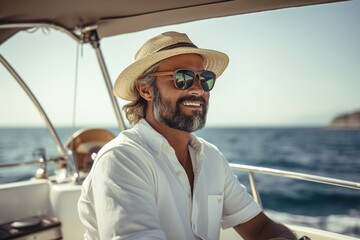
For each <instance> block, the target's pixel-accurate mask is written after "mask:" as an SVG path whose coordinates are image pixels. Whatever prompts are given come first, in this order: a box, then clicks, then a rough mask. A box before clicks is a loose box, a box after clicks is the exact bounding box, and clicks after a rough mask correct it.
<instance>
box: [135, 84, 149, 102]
mask: <svg viewBox="0 0 360 240" xmlns="http://www.w3.org/2000/svg"><path fill="white" fill-rule="evenodd" d="M136 89H137V90H138V92H139V94H140V96H141V97H142V98H144V99H145V100H146V101H151V100H152V94H151V93H152V92H151V87H150V86H149V85H148V84H144V83H141V82H137V83H136Z"/></svg>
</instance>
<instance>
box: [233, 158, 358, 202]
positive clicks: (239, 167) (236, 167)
mask: <svg viewBox="0 0 360 240" xmlns="http://www.w3.org/2000/svg"><path fill="white" fill-rule="evenodd" d="M230 167H231V168H232V170H233V171H242V172H247V173H248V177H249V183H250V190H251V194H252V196H253V198H254V200H255V201H256V202H257V203H258V204H259V205H260V206H262V202H261V198H260V195H259V192H258V189H257V186H256V182H255V177H254V173H258V174H266V175H272V176H279V177H285V178H292V179H297V180H302V181H308V182H316V183H322V184H327V185H332V186H339V187H343V188H350V189H356V190H360V182H352V181H347V180H341V179H336V178H330V177H322V176H317V175H312V174H304V173H298V172H292V171H284V170H277V169H273V168H265V167H256V166H250V165H243V164H237V163H230Z"/></svg>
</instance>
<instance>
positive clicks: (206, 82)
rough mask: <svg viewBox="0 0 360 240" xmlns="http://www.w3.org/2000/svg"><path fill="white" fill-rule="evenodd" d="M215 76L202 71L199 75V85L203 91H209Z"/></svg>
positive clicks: (213, 83)
mask: <svg viewBox="0 0 360 240" xmlns="http://www.w3.org/2000/svg"><path fill="white" fill-rule="evenodd" d="M215 78H216V75H215V73H213V72H210V71H204V72H202V73H201V74H200V83H201V86H202V88H203V89H204V91H207V92H208V91H210V90H211V89H213V87H214V85H215Z"/></svg>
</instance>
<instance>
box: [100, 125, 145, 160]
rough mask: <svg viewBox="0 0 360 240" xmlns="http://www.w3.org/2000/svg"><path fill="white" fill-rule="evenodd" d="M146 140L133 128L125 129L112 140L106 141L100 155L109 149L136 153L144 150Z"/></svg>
mask: <svg viewBox="0 0 360 240" xmlns="http://www.w3.org/2000/svg"><path fill="white" fill-rule="evenodd" d="M143 148H144V142H143V141H142V139H141V138H140V136H139V135H138V134H137V133H136V132H135V131H133V130H132V129H129V130H125V131H123V132H121V133H119V135H118V136H117V137H115V138H114V139H113V140H111V141H110V142H108V143H106V144H105V145H104V146H103V147H102V148H101V149H100V151H99V152H98V154H97V155H98V157H97V158H99V157H101V156H102V155H104V154H105V153H107V152H109V151H120V152H123V153H127V154H129V153H136V152H138V151H142V150H143Z"/></svg>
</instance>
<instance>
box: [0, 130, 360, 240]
mask: <svg viewBox="0 0 360 240" xmlns="http://www.w3.org/2000/svg"><path fill="white" fill-rule="evenodd" d="M110 130H111V131H113V132H114V133H115V134H117V131H116V130H115V129H110ZM58 131H59V132H58V133H59V136H60V138H61V140H62V141H63V142H65V141H66V140H67V139H68V138H69V136H71V133H73V132H74V130H73V129H71V128H61V129H58ZM196 134H197V135H198V136H200V137H203V138H205V139H206V140H208V141H209V142H212V143H213V144H215V145H216V146H218V148H219V149H220V150H221V151H222V152H223V153H224V155H225V156H226V157H227V159H228V161H229V162H232V163H241V164H248V165H254V166H260V167H269V168H275V169H280V170H288V171H296V172H301V173H307V174H316V175H321V176H325V177H334V178H338V179H344V180H350V181H355V182H360V130H339V129H327V128H210V127H209V128H205V129H202V130H200V131H198V132H197V133H196ZM40 147H41V148H45V149H46V154H47V157H48V158H51V157H55V156H56V150H55V144H54V142H53V140H52V138H51V136H50V134H49V132H48V130H47V129H45V128H0V164H4V163H15V162H27V161H33V160H34V158H33V155H32V153H33V151H34V150H35V149H36V148H40ZM37 167H38V166H37V165H33V166H32V165H30V166H22V167H11V168H2V169H0V183H7V182H14V181H21V180H26V179H29V178H31V177H33V176H34V173H35V171H36V169H37ZM49 168H50V171H54V166H53V165H52V164H50V166H49ZM236 174H237V175H238V177H239V180H240V181H241V182H242V183H243V184H244V185H246V186H248V189H250V187H249V183H248V180H247V173H245V172H237V173H236ZM255 179H256V182H257V186H258V188H259V191H260V196H261V199H262V203H263V206H264V209H265V211H266V213H267V214H268V215H269V216H271V217H272V218H274V219H275V220H277V221H280V222H283V223H288V224H299V225H303V226H310V227H316V228H320V229H325V230H331V231H333V232H338V233H345V234H349V235H351V236H355V237H360V191H359V190H352V189H343V188H340V187H330V186H325V185H322V184H319V183H310V182H303V181H300V180H292V179H285V178H279V177H273V176H269V175H259V174H255Z"/></svg>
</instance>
